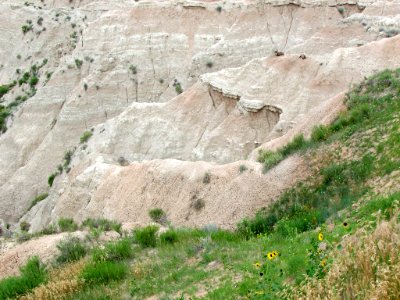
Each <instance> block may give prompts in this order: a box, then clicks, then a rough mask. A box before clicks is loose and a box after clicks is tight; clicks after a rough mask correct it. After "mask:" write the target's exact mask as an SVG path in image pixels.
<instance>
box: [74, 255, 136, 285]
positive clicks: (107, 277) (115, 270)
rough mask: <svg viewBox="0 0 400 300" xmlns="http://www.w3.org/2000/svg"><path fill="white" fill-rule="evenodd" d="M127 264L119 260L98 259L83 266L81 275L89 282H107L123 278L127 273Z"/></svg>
mask: <svg viewBox="0 0 400 300" xmlns="http://www.w3.org/2000/svg"><path fill="white" fill-rule="evenodd" d="M128 270H129V269H128V266H127V265H126V264H124V263H121V262H112V261H100V262H97V263H90V264H88V265H86V266H85V267H84V269H83V270H82V273H81V277H82V278H83V279H84V280H85V281H86V282H90V283H94V284H97V283H103V284H104V283H108V282H110V281H117V280H121V279H124V278H125V277H126V275H127V274H128Z"/></svg>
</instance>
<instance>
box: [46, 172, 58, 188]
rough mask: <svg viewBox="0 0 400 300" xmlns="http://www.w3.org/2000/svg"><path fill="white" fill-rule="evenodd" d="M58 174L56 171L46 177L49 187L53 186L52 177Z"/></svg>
mask: <svg viewBox="0 0 400 300" xmlns="http://www.w3.org/2000/svg"><path fill="white" fill-rule="evenodd" d="M57 176H58V173H57V172H56V173H53V174H51V175H50V176H49V178H48V179H47V183H48V184H49V186H50V187H52V186H53V183H54V179H56V177H57Z"/></svg>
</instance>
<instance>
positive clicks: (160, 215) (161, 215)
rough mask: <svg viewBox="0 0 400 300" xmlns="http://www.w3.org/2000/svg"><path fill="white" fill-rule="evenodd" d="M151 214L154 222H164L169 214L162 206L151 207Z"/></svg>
mask: <svg viewBox="0 0 400 300" xmlns="http://www.w3.org/2000/svg"><path fill="white" fill-rule="evenodd" d="M149 216H150V218H151V219H152V220H153V221H154V222H156V223H160V224H164V223H165V222H166V220H167V215H166V213H165V212H164V211H163V210H162V209H161V208H154V209H150V211H149Z"/></svg>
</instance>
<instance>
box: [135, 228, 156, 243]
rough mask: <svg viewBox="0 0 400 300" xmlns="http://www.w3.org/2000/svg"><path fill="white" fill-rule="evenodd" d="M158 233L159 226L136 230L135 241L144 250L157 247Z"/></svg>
mask: <svg viewBox="0 0 400 300" xmlns="http://www.w3.org/2000/svg"><path fill="white" fill-rule="evenodd" d="M157 231H158V227H157V226H147V227H144V228H141V229H136V230H135V231H134V234H133V236H134V239H135V241H136V242H137V243H138V244H139V245H140V246H142V247H143V248H148V247H153V248H154V247H155V246H156V245H157V236H156V233H157Z"/></svg>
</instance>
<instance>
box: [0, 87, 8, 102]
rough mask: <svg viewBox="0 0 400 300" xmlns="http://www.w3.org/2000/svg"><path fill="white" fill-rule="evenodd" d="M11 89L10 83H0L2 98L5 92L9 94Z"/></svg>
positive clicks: (0, 95)
mask: <svg viewBox="0 0 400 300" xmlns="http://www.w3.org/2000/svg"><path fill="white" fill-rule="evenodd" d="M9 90H10V87H9V86H8V85H0V99H1V97H3V96H4V95H5V94H7V93H8V91H9Z"/></svg>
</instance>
